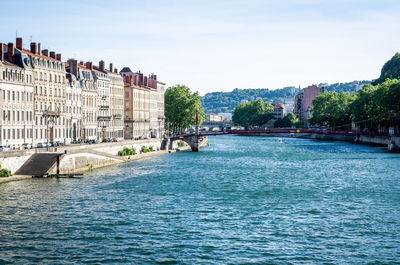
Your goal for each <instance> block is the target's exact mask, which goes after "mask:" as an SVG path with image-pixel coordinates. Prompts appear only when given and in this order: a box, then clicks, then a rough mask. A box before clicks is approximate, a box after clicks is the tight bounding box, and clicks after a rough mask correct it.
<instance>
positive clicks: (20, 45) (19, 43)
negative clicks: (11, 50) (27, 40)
mask: <svg viewBox="0 0 400 265" xmlns="http://www.w3.org/2000/svg"><path fill="white" fill-rule="evenodd" d="M16 43H17V49H19V50H22V48H23V40H22V38H17V40H16Z"/></svg>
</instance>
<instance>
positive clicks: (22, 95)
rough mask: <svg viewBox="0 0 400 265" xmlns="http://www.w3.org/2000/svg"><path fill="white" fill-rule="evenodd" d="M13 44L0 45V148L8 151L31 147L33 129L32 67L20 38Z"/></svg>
mask: <svg viewBox="0 0 400 265" xmlns="http://www.w3.org/2000/svg"><path fill="white" fill-rule="evenodd" d="M17 40H18V39H17ZM17 43H18V45H17V46H18V48H15V47H14V44H13V43H9V44H8V45H7V46H5V45H4V44H2V43H0V97H1V99H2V100H1V101H0V115H1V119H0V145H2V146H10V148H12V149H15V148H20V147H21V146H22V145H23V144H24V143H30V144H32V142H33V126H34V124H33V117H34V115H33V106H34V103H33V102H34V96H33V91H34V77H33V67H32V64H31V59H30V58H29V57H28V56H27V55H26V54H25V53H24V52H22V49H23V47H22V39H21V40H20V41H19V42H17Z"/></svg>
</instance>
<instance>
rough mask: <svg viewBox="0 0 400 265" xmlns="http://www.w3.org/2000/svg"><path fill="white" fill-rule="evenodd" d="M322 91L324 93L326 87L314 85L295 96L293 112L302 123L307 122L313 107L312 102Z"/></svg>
mask: <svg viewBox="0 0 400 265" xmlns="http://www.w3.org/2000/svg"><path fill="white" fill-rule="evenodd" d="M321 93H324V87H318V86H316V85H312V86H309V87H306V88H304V90H303V92H302V93H300V94H298V95H296V96H295V98H294V110H293V112H294V114H295V115H296V116H297V118H299V120H300V121H301V123H303V124H306V123H307V119H308V117H310V116H311V112H312V109H313V105H312V102H313V100H314V99H315V98H316V97H317V96H318V95H319V94H321Z"/></svg>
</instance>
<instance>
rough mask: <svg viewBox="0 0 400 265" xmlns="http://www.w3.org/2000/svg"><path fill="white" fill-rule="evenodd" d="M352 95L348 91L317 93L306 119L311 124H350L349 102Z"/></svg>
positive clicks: (330, 125) (328, 125)
mask: <svg viewBox="0 0 400 265" xmlns="http://www.w3.org/2000/svg"><path fill="white" fill-rule="evenodd" d="M353 100H354V96H352V95H351V94H350V93H347V92H346V93H340V94H338V93H336V92H327V93H322V94H319V95H318V96H317V97H316V98H315V99H314V100H313V110H312V115H311V117H310V118H309V119H308V121H309V122H310V123H311V124H313V125H323V126H326V127H337V126H342V125H345V124H349V127H350V125H351V119H350V104H351V103H352V102H353Z"/></svg>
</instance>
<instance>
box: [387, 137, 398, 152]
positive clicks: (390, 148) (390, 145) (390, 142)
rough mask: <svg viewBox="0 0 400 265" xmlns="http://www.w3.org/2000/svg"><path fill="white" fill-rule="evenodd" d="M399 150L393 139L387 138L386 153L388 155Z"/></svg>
mask: <svg viewBox="0 0 400 265" xmlns="http://www.w3.org/2000/svg"><path fill="white" fill-rule="evenodd" d="M398 150H399V147H398V146H397V145H396V143H395V141H394V139H393V138H392V137H389V139H388V152H389V153H395V152H397V151H398Z"/></svg>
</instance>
